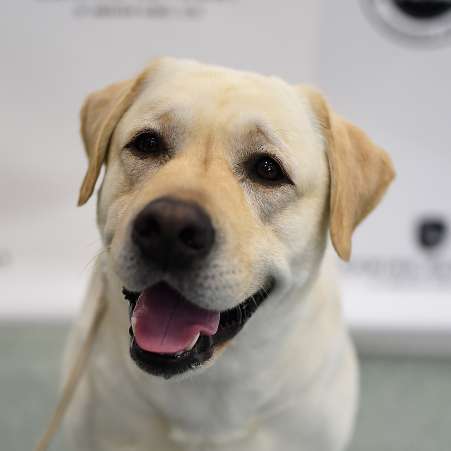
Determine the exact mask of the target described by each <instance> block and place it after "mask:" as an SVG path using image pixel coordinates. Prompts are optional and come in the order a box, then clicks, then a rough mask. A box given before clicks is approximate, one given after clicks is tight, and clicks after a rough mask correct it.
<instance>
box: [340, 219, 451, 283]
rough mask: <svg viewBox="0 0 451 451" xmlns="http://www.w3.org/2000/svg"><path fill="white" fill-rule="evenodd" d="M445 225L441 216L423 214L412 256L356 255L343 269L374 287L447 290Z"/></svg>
mask: <svg viewBox="0 0 451 451" xmlns="http://www.w3.org/2000/svg"><path fill="white" fill-rule="evenodd" d="M448 235H449V231H448V224H447V221H446V219H445V218H444V217H441V216H435V215H434V216H427V217H424V218H422V219H421V220H420V221H418V223H417V224H416V225H415V228H414V234H413V239H414V241H415V246H416V249H417V250H418V251H419V253H418V254H417V256H416V257H415V258H411V259H408V258H397V257H394V256H393V257H386V258H382V257H379V258H375V257H374V258H372V257H369V256H367V257H356V258H355V259H353V260H351V262H350V263H348V264H347V265H343V272H344V273H345V274H346V275H348V276H350V277H351V278H355V279H359V280H362V281H364V282H365V283H366V284H368V285H369V286H371V287H372V288H374V289H377V288H387V287H388V288H391V289H393V288H394V289H396V288H399V289H422V288H423V289H426V290H431V289H432V290H435V289H438V290H442V289H444V290H449V289H451V259H450V258H449V257H450V254H449V252H447V250H449V249H447V244H448V241H449V240H448Z"/></svg>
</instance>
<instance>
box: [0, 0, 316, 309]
mask: <svg viewBox="0 0 451 451" xmlns="http://www.w3.org/2000/svg"><path fill="white" fill-rule="evenodd" d="M0 9H1V14H0V55H1V71H0V73H1V75H0V76H1V83H0V99H1V102H0V124H1V150H0V153H1V161H0V204H1V214H0V286H2V293H1V295H0V298H1V300H2V302H0V317H5V316H8V317H10V316H13V317H19V318H24V317H35V316H39V317H43V318H46V317H48V316H55V317H60V316H61V315H63V316H70V315H73V314H74V313H75V312H76V311H77V309H78V308H79V303H80V301H81V299H82V295H83V291H84V288H85V284H86V280H87V278H88V276H89V271H90V269H91V268H92V263H93V261H94V259H95V256H96V255H97V254H98V252H99V251H100V240H99V238H98V236H97V231H96V229H95V214H94V204H95V202H94V201H93V200H91V201H90V203H89V204H88V205H87V206H84V207H83V208H79V209H77V208H76V207H75V204H76V200H77V193H78V189H79V185H80V183H81V179H82V176H83V174H84V171H85V168H86V158H85V155H84V151H83V149H82V144H81V140H80V137H79V119H78V112H79V108H80V106H81V104H82V102H83V99H84V98H85V96H86V95H87V94H88V93H89V92H90V91H93V90H95V89H99V88H101V87H103V86H105V85H107V84H108V83H112V82H115V81H118V80H121V79H125V78H129V77H130V76H133V75H134V74H136V73H137V72H138V71H140V70H141V69H142V68H143V67H144V65H146V64H147V63H148V62H149V61H150V60H151V59H152V58H154V57H158V56H163V55H169V56H175V57H185V58H194V59H199V60H202V61H205V62H210V63H215V64H221V65H226V66H230V67H235V68H240V69H246V70H253V71H258V72H263V73H266V74H277V75H280V76H282V77H284V78H287V79H288V80H290V81H292V82H297V81H301V80H304V81H309V82H313V81H314V80H315V79H316V72H315V70H316V62H315V58H316V57H317V54H316V44H317V42H318V38H317V32H318V25H317V22H318V5H317V3H316V2H310V1H299V0H287V1H284V2H283V8H282V7H280V6H279V5H278V2H274V1H269V0H21V1H13V0H9V1H6V2H3V3H2V4H1V6H0ZM3 300H4V301H3Z"/></svg>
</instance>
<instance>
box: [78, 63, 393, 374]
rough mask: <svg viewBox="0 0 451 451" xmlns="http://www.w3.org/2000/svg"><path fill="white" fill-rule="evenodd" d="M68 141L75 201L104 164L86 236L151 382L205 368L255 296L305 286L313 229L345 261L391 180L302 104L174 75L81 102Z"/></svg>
mask: <svg viewBox="0 0 451 451" xmlns="http://www.w3.org/2000/svg"><path fill="white" fill-rule="evenodd" d="M82 134H83V138H84V141H85V146H86V149H87V152H88V156H89V159H90V166H89V169H88V173H87V175H86V177H85V181H84V184H83V186H82V190H81V194H80V203H84V202H85V201H86V200H87V198H88V197H89V196H90V194H91V193H92V190H93V188H94V185H95V182H96V179H97V177H98V174H99V171H100V168H101V165H102V164H103V163H106V173H105V178H104V181H103V183H102V188H101V190H100V195H99V202H98V223H99V228H100V231H101V234H102V238H103V241H104V245H105V247H106V249H107V255H108V258H110V259H111V262H112V264H113V267H114V268H115V271H116V273H117V275H118V276H119V278H120V280H121V281H122V283H123V285H124V288H125V295H126V297H127V298H128V300H129V302H130V318H131V323H132V328H131V354H132V357H133V358H134V360H135V361H136V362H137V363H138V365H139V366H140V367H141V368H143V369H144V370H146V371H148V372H150V373H153V374H157V375H162V376H165V377H171V376H173V375H175V374H180V373H182V372H186V371H188V370H190V369H194V368H197V367H200V366H202V365H205V364H207V363H209V362H211V361H212V360H213V357H215V356H216V355H218V354H219V351H220V350H221V349H223V348H224V347H225V346H226V345H227V342H228V341H229V340H231V339H232V338H233V337H234V336H235V335H236V334H237V333H238V332H239V331H240V329H241V328H242V327H243V326H244V324H245V323H246V321H247V320H248V319H249V318H250V316H251V315H252V314H253V313H254V312H255V311H256V310H257V308H258V307H259V305H260V304H261V303H262V302H263V301H264V300H265V299H266V298H267V297H268V296H269V297H270V298H271V294H272V293H275V292H277V291H279V292H284V291H287V290H288V289H290V288H291V287H293V285H300V286H302V285H303V284H305V283H308V281H309V280H310V279H311V278H312V277H313V276H314V274H315V272H316V270H317V268H318V266H319V263H320V260H321V257H322V254H323V251H324V248H325V244H326V241H327V231H328V229H330V230H331V236H332V241H333V244H334V246H335V248H336V249H337V252H338V253H339V255H340V256H342V257H343V258H345V259H347V258H349V254H350V240H351V234H352V231H353V229H354V227H355V226H356V225H357V224H358V223H359V222H360V221H361V219H363V217H364V216H366V214H367V213H368V212H369V211H370V210H371V209H372V208H373V207H374V206H375V204H376V203H377V201H378V200H379V198H380V197H381V195H382V194H383V192H384V190H385V188H386V186H387V185H388V183H389V181H390V180H391V178H392V176H393V171H392V169H391V165H390V162H389V160H388V157H387V156H386V154H385V153H383V151H381V150H380V149H378V148H376V147H375V146H374V145H373V144H372V143H371V142H370V141H369V140H368V138H366V136H365V135H364V134H363V133H362V132H361V131H360V130H358V129H356V128H355V127H353V126H351V125H349V124H347V123H345V122H344V121H342V120H341V119H339V118H338V117H337V116H335V115H334V114H333V113H332V112H330V110H329V108H328V106H327V104H326V102H325V101H324V100H323V99H322V97H321V96H320V95H319V94H317V93H316V92H314V91H313V90H311V89H309V88H302V87H292V86H290V85H288V84H286V83H285V82H283V81H281V80H279V79H276V78H269V77H263V76H258V75H255V74H249V73H241V72H236V71H232V70H226V69H223V68H217V67H211V66H205V65H201V64H198V63H195V62H189V61H175V60H172V59H163V60H158V61H156V62H155V63H153V64H152V65H151V66H150V67H149V68H148V69H147V70H146V71H145V72H143V73H142V74H141V75H140V76H139V77H138V78H136V79H134V80H131V81H127V82H122V83H119V84H116V85H113V86H110V87H108V88H106V89H105V90H103V91H100V92H98V93H94V94H93V95H91V96H90V97H89V98H88V100H87V102H86V103H85V106H84V108H83V110H82ZM265 302H271V299H269V300H267V301H265Z"/></svg>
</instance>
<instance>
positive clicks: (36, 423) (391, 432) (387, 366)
mask: <svg viewBox="0 0 451 451" xmlns="http://www.w3.org/2000/svg"><path fill="white" fill-rule="evenodd" d="M66 334H67V327H65V326H63V325H5V324H1V325H0V358H1V366H0V403H1V404H0V405H1V410H0V450H1V451H28V450H30V451H31V450H32V448H33V444H34V443H35V441H36V438H37V437H38V436H39V434H40V433H41V431H42V428H43V427H44V424H45V423H46V421H47V416H48V414H49V413H50V411H51V407H52V406H53V404H54V402H55V397H56V388H57V381H58V372H59V366H60V358H61V351H62V346H63V342H64V338H65V336H66ZM59 443H60V442H59V440H57V441H56V442H55V444H54V446H53V447H52V450H61V449H62V447H61V445H60V444H59ZM351 450H352V451H449V450H451V360H448V361H440V360H435V359H412V358H399V357H390V358H388V357H375V356H373V357H363V359H362V403H361V411H360V416H359V420H358V424H357V431H356V436H355V439H354V443H353V446H352V447H351ZM64 451H67V450H64ZM87 451H88V450H87Z"/></svg>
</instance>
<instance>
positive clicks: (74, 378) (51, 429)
mask: <svg viewBox="0 0 451 451" xmlns="http://www.w3.org/2000/svg"><path fill="white" fill-rule="evenodd" d="M106 307H107V303H106V301H105V298H104V297H103V296H102V294H100V296H99V297H98V298H97V302H96V306H95V311H94V315H93V317H92V321H91V324H90V325H89V328H88V333H87V335H86V338H85V341H84V343H83V345H82V347H81V349H80V351H79V353H78V356H77V359H76V361H75V363H74V366H73V367H72V368H71V370H70V372H69V376H68V378H67V380H66V383H65V384H64V387H63V391H62V393H61V396H60V398H59V400H58V404H57V405H56V407H55V410H54V412H53V415H52V417H51V419H50V422H49V425H48V426H47V429H46V430H45V432H44V434H43V436H42V437H41V439H40V440H39V443H38V444H37V446H36V448H34V451H47V450H48V449H49V446H50V443H51V441H52V439H53V437H54V436H55V434H56V433H57V432H58V429H59V428H60V425H61V421H62V419H63V418H64V414H65V413H66V410H67V407H68V406H69V404H70V402H71V400H72V397H73V395H74V393H75V390H76V389H77V386H78V383H79V382H80V379H81V376H82V375H83V372H84V370H85V369H86V363H87V362H88V359H89V356H90V354H91V350H92V347H93V344H94V340H95V337H96V334H97V331H98V330H99V326H100V323H101V322H102V319H103V317H104V315H105V312H106Z"/></svg>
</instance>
